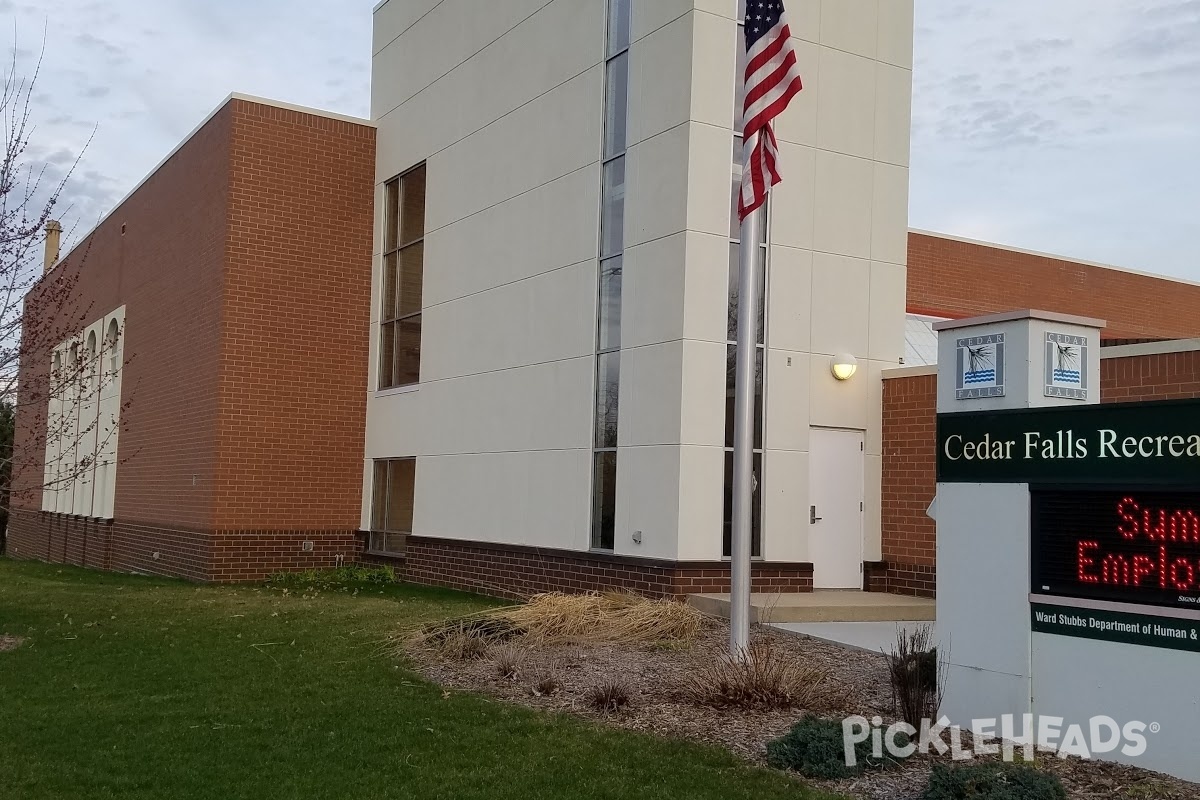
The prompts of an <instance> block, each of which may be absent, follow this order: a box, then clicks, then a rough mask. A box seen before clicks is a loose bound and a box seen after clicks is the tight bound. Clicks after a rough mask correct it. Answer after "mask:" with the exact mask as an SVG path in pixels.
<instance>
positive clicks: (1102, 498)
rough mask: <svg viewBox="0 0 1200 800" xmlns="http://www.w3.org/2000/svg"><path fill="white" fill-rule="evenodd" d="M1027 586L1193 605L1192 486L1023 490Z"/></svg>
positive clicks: (1195, 525) (1199, 498)
mask: <svg viewBox="0 0 1200 800" xmlns="http://www.w3.org/2000/svg"><path fill="white" fill-rule="evenodd" d="M1030 503H1031V505H1030V509H1031V519H1030V523H1031V525H1030V535H1031V539H1030V555H1031V584H1032V585H1031V590H1032V591H1033V593H1034V594H1040V595H1057V596H1060V597H1076V598H1084V599H1090V600H1109V601H1115V602H1122V603H1137V604H1141V605H1153V606H1167V607H1171V608H1193V609H1196V608H1200V491H1164V490H1143V491H1135V490H1129V489H1125V490H1119V489H1104V490H1082V489H1073V488H1056V489H1040V488H1034V489H1032V490H1031V491H1030Z"/></svg>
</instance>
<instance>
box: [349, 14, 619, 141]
mask: <svg viewBox="0 0 1200 800" xmlns="http://www.w3.org/2000/svg"><path fill="white" fill-rule="evenodd" d="M394 4H395V0H393V2H392V3H391V4H390V5H394ZM587 5H592V6H595V5H596V4H595V3H590V4H588V3H586V0H555V2H553V3H550V4H549V5H548V6H547V7H546V9H545V10H543V11H541V12H540V13H537V14H535V13H534V12H537V11H538V9H539V8H541V7H542V6H546V2H545V0H505V2H503V3H479V2H477V0H445V1H444V2H442V3H439V4H437V5H436V6H435V7H433V8H432V9H431V10H430V11H429V13H426V14H424V15H422V16H421V17H420V18H419V19H414V20H412V22H410V23H409V25H408V27H407V28H406V29H404V31H403V32H402V33H400V35H399V36H398V37H396V38H394V39H393V40H392V41H390V43H389V44H387V45H386V46H384V47H383V48H382V49H381V50H379V51H377V54H376V56H375V69H376V70H377V71H378V72H380V73H383V74H385V75H387V76H388V79H387V80H386V81H372V82H371V117H372V119H378V118H379V117H381V116H383V115H384V114H386V113H387V112H389V111H391V110H392V109H393V108H395V107H396V106H398V105H400V104H401V103H403V102H404V101H405V100H407V99H409V98H410V97H412V96H413V95H415V94H416V93H417V92H419V91H421V90H422V89H424V88H425V87H427V86H429V85H431V84H433V83H434V82H435V81H437V80H438V79H439V78H441V77H442V76H444V75H446V74H447V73H449V72H451V71H453V70H454V69H455V68H456V67H458V66H459V65H460V64H462V63H463V62H464V61H467V60H468V59H471V58H473V57H475V56H476V54H477V53H479V52H480V51H481V50H484V49H485V48H489V49H490V48H492V47H503V46H504V45H505V44H507V43H508V41H510V40H511V39H515V38H519V37H520V36H521V34H522V31H521V28H526V29H530V30H538V29H540V28H539V26H540V25H544V24H545V23H544V21H543V20H542V19H539V17H543V18H544V17H550V16H557V17H560V18H565V17H566V16H567V14H566V13H565V12H567V11H568V9H569V10H570V11H574V12H575V14H576V15H577V16H583V17H584V18H585V19H588V16H587V14H586V6H587ZM531 15H533V16H532V17H531ZM387 16H390V15H387ZM406 16H407V15H406ZM590 19H593V20H594V19H595V16H594V15H592V16H591V17H590ZM404 21H405V19H399V20H395V21H393V20H390V19H387V18H385V19H383V20H382V22H383V26H384V27H386V28H389V29H394V27H396V24H395V23H396V22H399V23H403V22H404ZM518 26H519V27H518ZM593 29H595V27H594V25H593ZM541 30H544V29H541ZM568 31H569V29H568ZM506 34H507V35H506ZM526 35H528V34H526ZM383 36H386V34H380V38H383ZM497 40H499V41H497ZM568 42H569V43H571V44H576V45H577V44H578V42H577V41H574V40H570V39H568ZM548 46H552V45H548V44H546V43H544V44H543V48H545V47H548ZM593 52H596V55H597V57H598V56H599V52H598V50H597V51H593Z"/></svg>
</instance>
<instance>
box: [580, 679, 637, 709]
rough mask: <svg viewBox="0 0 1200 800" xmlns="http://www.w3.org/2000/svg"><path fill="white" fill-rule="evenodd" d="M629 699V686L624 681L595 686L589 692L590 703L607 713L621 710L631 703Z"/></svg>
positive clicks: (588, 700) (588, 699)
mask: <svg viewBox="0 0 1200 800" xmlns="http://www.w3.org/2000/svg"><path fill="white" fill-rule="evenodd" d="M629 700H630V691H629V687H628V686H626V685H625V684H623V683H615V682H611V683H604V684H601V685H600V686H593V687H592V688H591V689H589V690H588V693H587V702H588V705H590V706H591V707H592V708H594V709H596V710H597V711H603V712H604V713H606V714H609V713H612V712H614V711H620V710H621V709H622V708H624V707H625V706H627V705H629Z"/></svg>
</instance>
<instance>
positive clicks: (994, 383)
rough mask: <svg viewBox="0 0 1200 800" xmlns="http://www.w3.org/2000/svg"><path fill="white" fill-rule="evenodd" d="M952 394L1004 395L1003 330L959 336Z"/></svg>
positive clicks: (965, 396)
mask: <svg viewBox="0 0 1200 800" xmlns="http://www.w3.org/2000/svg"><path fill="white" fill-rule="evenodd" d="M956 344H957V345H958V358H957V360H958V365H957V366H958V369H957V370H956V373H955V374H956V377H957V380H956V382H955V387H954V397H955V399H957V400H971V399H974V398H979V397H1003V396H1004V334H1003V333H993V334H989V335H987V336H971V337H969V338H966V339H959V340H958V341H957V342H956Z"/></svg>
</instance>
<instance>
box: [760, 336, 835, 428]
mask: <svg viewBox="0 0 1200 800" xmlns="http://www.w3.org/2000/svg"><path fill="white" fill-rule="evenodd" d="M814 358H817V359H821V358H822V356H815V357H814ZM809 362H810V358H809V355H808V353H800V352H795V351H791V350H775V349H774V348H772V349H769V350H767V373H766V374H767V385H766V390H767V397H766V426H765V427H764V428H763V443H764V445H765V446H766V447H767V448H768V449H771V450H808V430H809V426H808V413H809V409H808V404H809V382H810V381H811V380H812V374H811V372H810V369H809Z"/></svg>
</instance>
